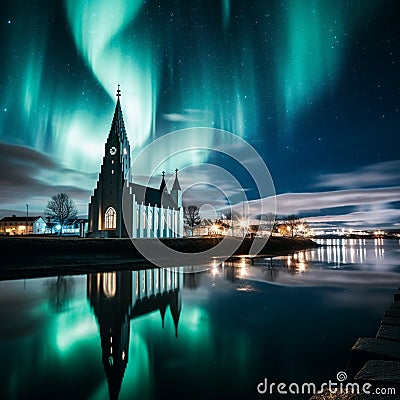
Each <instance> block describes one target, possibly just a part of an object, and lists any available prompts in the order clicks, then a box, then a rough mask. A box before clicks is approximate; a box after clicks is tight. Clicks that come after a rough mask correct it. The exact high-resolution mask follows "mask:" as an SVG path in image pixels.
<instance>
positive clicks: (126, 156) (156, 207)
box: [88, 88, 183, 238]
mask: <svg viewBox="0 0 400 400" xmlns="http://www.w3.org/2000/svg"><path fill="white" fill-rule="evenodd" d="M120 97H121V91H120V90H119V88H118V90H117V104H116V106H115V111H114V117H113V120H112V124H111V129H110V132H109V135H108V138H107V141H106V143H105V149H104V150H105V153H104V157H103V163H102V165H101V168H100V174H99V179H98V181H97V185H96V188H95V189H94V193H93V195H92V196H91V199H90V203H89V213H88V215H89V230H88V236H91V237H113V238H121V237H131V238H155V237H158V238H163V237H166V238H172V237H182V236H183V207H182V190H181V187H180V184H179V180H178V170H175V181H174V184H173V186H172V189H171V192H169V191H168V188H167V185H166V182H165V176H164V172H163V175H162V180H161V183H160V187H159V188H152V187H148V186H143V185H139V184H136V183H134V182H133V180H132V175H131V173H130V167H131V158H130V146H129V141H128V137H127V134H126V130H125V124H124V119H123V115H122V110H121V103H120ZM134 172H139V173H140V171H134Z"/></svg>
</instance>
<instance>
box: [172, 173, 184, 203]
mask: <svg viewBox="0 0 400 400" xmlns="http://www.w3.org/2000/svg"><path fill="white" fill-rule="evenodd" d="M171 197H172V198H173V200H174V201H175V203H176V205H177V206H178V207H182V189H181V185H180V183H179V180H178V170H177V169H176V170H175V181H174V184H173V185H172V190H171Z"/></svg>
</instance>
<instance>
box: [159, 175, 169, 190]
mask: <svg viewBox="0 0 400 400" xmlns="http://www.w3.org/2000/svg"><path fill="white" fill-rule="evenodd" d="M160 192H168V190H167V184H166V183H165V171H163V172H162V180H161V184H160Z"/></svg>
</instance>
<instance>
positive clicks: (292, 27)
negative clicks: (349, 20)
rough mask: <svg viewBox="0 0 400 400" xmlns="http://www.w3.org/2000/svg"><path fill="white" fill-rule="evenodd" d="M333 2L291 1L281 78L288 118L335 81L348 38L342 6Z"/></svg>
mask: <svg viewBox="0 0 400 400" xmlns="http://www.w3.org/2000/svg"><path fill="white" fill-rule="evenodd" d="M336 5H337V4H336V3H331V2H305V3H304V2H296V1H289V2H287V16H286V19H285V21H287V22H286V37H285V39H284V51H282V53H281V54H282V57H281V58H280V59H278V64H279V66H280V68H279V69H278V71H280V74H279V76H278V82H279V86H280V93H283V102H284V105H285V109H284V110H283V114H284V115H285V117H286V120H287V122H289V123H290V120H291V119H292V118H293V117H294V116H295V114H296V113H298V112H299V111H300V110H301V109H302V108H304V107H306V106H307V105H311V104H312V102H313V100H314V99H316V98H318V97H319V96H320V95H321V94H322V93H323V92H324V91H325V90H326V89H327V88H329V87H330V85H331V84H333V80H334V79H335V77H336V74H337V70H338V68H339V65H340V62H339V61H340V56H341V48H342V46H341V43H342V42H343V41H344V39H345V36H344V35H343V32H344V30H343V24H342V19H343V18H342V10H341V9H340V7H337V6H336Z"/></svg>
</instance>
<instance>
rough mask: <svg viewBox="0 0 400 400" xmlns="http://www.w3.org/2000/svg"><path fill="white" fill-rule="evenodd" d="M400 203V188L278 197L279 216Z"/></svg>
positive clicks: (281, 195) (294, 194)
mask: <svg viewBox="0 0 400 400" xmlns="http://www.w3.org/2000/svg"><path fill="white" fill-rule="evenodd" d="M397 201H400V187H399V186H397V187H389V188H373V189H348V190H336V191H328V192H311V193H286V194H279V195H278V196H277V214H297V213H300V212H304V211H320V210H324V209H328V208H336V207H348V206H361V205H366V204H383V203H392V202H397Z"/></svg>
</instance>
